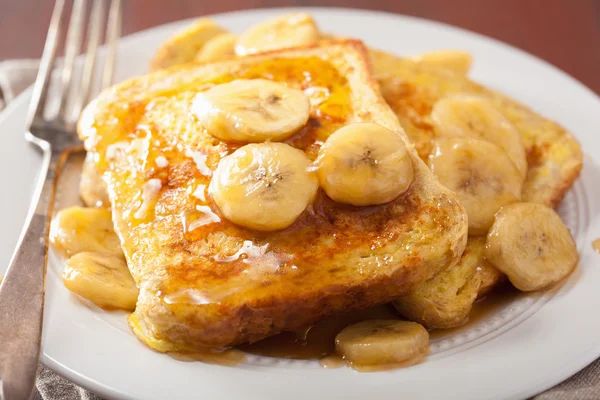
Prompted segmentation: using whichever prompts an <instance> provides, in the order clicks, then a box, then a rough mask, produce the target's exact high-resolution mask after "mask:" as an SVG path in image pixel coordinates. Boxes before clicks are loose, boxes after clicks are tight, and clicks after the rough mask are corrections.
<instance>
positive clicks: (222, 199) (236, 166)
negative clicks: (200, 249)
mask: <svg viewBox="0 0 600 400" xmlns="http://www.w3.org/2000/svg"><path fill="white" fill-rule="evenodd" d="M309 166H310V160H309V159H308V158H307V157H306V155H305V154H304V153H303V152H302V151H300V150H298V149H295V148H293V147H291V146H289V145H287V144H284V143H270V142H269V143H260V144H249V145H246V146H243V147H241V148H239V149H237V150H236V151H235V152H233V153H232V154H231V155H229V156H227V157H225V158H224V159H223V160H221V162H220V163H219V165H218V167H217V169H216V170H215V173H214V175H213V179H212V181H211V183H210V186H209V193H210V195H211V197H212V198H213V200H214V201H215V203H216V204H217V206H218V207H219V209H220V210H221V212H222V213H223V215H224V216H225V217H226V218H227V219H228V220H230V221H232V222H234V223H236V224H238V225H241V226H244V227H247V228H251V229H256V230H259V231H274V230H279V229H284V228H286V227H288V226H290V225H291V224H292V223H294V221H295V220H296V219H297V218H298V217H299V216H300V214H302V212H303V211H304V209H305V208H306V206H307V205H308V204H309V203H311V202H312V200H313V198H314V196H315V194H316V192H317V188H318V182H317V178H316V177H315V176H314V174H313V173H311V172H309V171H308V170H309Z"/></svg>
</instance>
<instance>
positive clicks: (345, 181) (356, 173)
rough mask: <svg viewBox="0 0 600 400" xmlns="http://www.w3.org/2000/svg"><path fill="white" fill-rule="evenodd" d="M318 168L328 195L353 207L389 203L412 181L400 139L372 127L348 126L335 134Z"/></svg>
mask: <svg viewBox="0 0 600 400" xmlns="http://www.w3.org/2000/svg"><path fill="white" fill-rule="evenodd" d="M317 165H318V175H319V181H320V182H321V186H322V187H323V189H324V190H325V192H326V193H327V195H328V196H329V197H331V198H332V199H333V200H335V201H337V202H340V203H347V204H353V205H355V206H366V205H375V204H383V203H387V202H389V201H392V200H394V199H395V198H396V197H398V196H400V195H401V194H402V193H404V192H406V191H407V190H408V188H409V186H410V184H411V183H412V181H413V168H412V163H411V160H410V156H409V155H408V151H407V149H406V144H405V143H404V141H403V140H402V138H401V137H400V136H399V135H398V134H397V133H395V132H392V131H390V130H389V129H387V128H384V127H383V126H381V125H378V124H373V123H356V124H350V125H346V126H345V127H343V128H340V129H338V130H337V131H335V132H334V133H333V134H332V135H331V136H329V138H328V139H327V141H326V142H325V144H324V145H323V146H322V147H321V149H320V150H319V157H318V162H317Z"/></svg>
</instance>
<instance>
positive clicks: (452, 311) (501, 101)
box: [369, 50, 583, 328]
mask: <svg viewBox="0 0 600 400" xmlns="http://www.w3.org/2000/svg"><path fill="white" fill-rule="evenodd" d="M369 55H370V59H371V62H372V65H373V71H374V76H375V77H376V79H377V81H378V82H379V85H380V87H381V91H382V94H383V96H384V98H385V100H386V102H387V103H388V104H389V105H390V107H391V108H392V110H394V113H395V114H396V116H397V117H398V119H399V120H400V123H401V124H402V127H403V128H404V130H405V131H406V133H407V135H408V136H409V137H410V139H411V140H412V141H413V142H414V143H415V146H416V148H417V150H418V152H419V155H420V156H421V158H423V159H426V158H427V157H428V156H429V154H430V151H431V143H432V141H433V140H434V139H435V130H434V127H433V124H432V120H431V110H432V108H433V106H434V104H435V103H436V102H437V101H438V100H439V99H442V98H444V97H447V96H454V95H465V94H467V95H477V96H482V97H485V98H487V99H489V100H491V101H492V102H493V104H494V105H495V106H496V107H497V108H498V110H500V111H501V112H502V114H503V115H505V116H506V117H507V118H508V119H509V120H510V122H511V123H513V124H514V125H515V127H516V128H517V130H518V131H519V133H520V135H521V140H522V143H523V146H524V147H525V152H526V154H527V164H528V168H527V177H526V179H525V182H524V186H523V193H522V199H523V201H528V202H536V203H543V204H546V205H548V206H551V207H557V206H558V205H559V204H560V202H561V201H562V199H563V197H564V195H565V193H566V192H567V190H568V189H569V188H570V187H571V186H572V185H573V183H574V182H575V180H576V179H577V178H578V177H579V173H580V171H581V167H582V159H583V155H582V152H581V147H580V145H579V143H578V142H577V140H575V138H574V137H573V136H572V135H571V134H570V133H569V132H568V131H567V130H565V129H564V128H563V127H561V126H560V125H558V124H556V123H554V122H553V121H550V120H548V119H546V118H544V117H542V116H540V115H538V114H536V113H535V112H533V111H531V110H529V109H528V108H527V107H525V106H523V105H521V104H519V103H518V102H516V101H514V100H512V99H510V98H508V97H507V96H505V95H503V94H501V93H498V92H495V91H492V90H489V89H487V88H485V87H483V86H481V85H479V84H477V83H474V82H472V81H470V80H469V79H468V78H467V77H465V76H464V74H460V73H456V72H455V71H452V70H447V69H444V68H436V67H435V66H434V65H431V64H428V65H424V64H421V63H418V62H415V61H413V60H410V59H403V58H399V57H397V56H394V55H392V54H388V53H384V52H381V51H377V50H370V52H369ZM469 241H470V242H471V239H469ZM472 241H473V245H471V246H467V248H469V247H477V246H478V245H477V243H478V242H477V239H473V240H472ZM479 247H480V246H479ZM472 254H473V252H466V253H465V255H464V256H463V257H462V259H461V261H460V262H459V263H458V264H457V266H456V267H453V268H450V269H448V270H446V271H443V272H441V273H440V274H438V275H437V276H435V277H434V278H432V279H431V280H430V281H428V282H425V283H423V284H422V285H421V286H420V287H419V288H418V289H417V290H415V292H413V293H411V295H409V296H408V297H405V298H402V299H400V300H399V301H397V302H395V303H394V304H395V305H396V306H397V308H398V309H399V311H400V312H401V313H404V314H406V315H407V316H410V317H413V318H415V320H417V321H420V322H421V323H423V324H424V325H425V326H427V327H438V328H452V327H455V326H457V325H460V324H462V323H463V322H464V321H465V317H466V314H468V311H469V310H470V309H471V306H472V303H473V302H474V301H475V300H476V299H477V298H481V297H482V296H484V295H485V294H487V293H488V292H489V291H490V290H492V289H493V287H494V286H496V285H497V284H498V283H500V282H502V281H504V280H505V278H506V277H505V276H504V274H502V273H500V272H499V271H497V270H495V269H494V268H493V267H492V266H490V265H489V264H486V266H485V267H482V268H480V269H479V271H477V273H476V274H471V268H468V266H469V265H472V262H471V261H473V256H472Z"/></svg>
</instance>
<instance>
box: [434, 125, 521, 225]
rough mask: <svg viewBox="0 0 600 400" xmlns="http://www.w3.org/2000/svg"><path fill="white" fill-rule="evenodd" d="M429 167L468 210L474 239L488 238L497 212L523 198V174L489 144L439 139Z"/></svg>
mask: <svg viewBox="0 0 600 400" xmlns="http://www.w3.org/2000/svg"><path fill="white" fill-rule="evenodd" d="M429 167H430V168H431V170H432V171H433V173H434V174H435V175H436V176H437V178H438V179H439V180H440V182H441V183H442V185H444V186H446V187H447V188H448V189H450V190H452V191H454V192H456V194H457V195H458V198H459V200H460V202H461V203H462V205H463V206H464V207H465V208H466V210H467V215H468V216H469V234H470V235H481V234H486V233H487V231H488V229H489V228H490V227H491V226H492V223H493V222H494V214H495V213H496V211H498V210H499V209H500V208H501V207H502V206H505V205H507V204H511V203H514V202H517V201H519V200H520V198H521V187H522V184H523V179H522V178H521V175H520V174H519V171H517V168H516V167H515V166H514V164H513V163H512V162H511V161H510V159H509V158H508V156H507V155H506V153H505V152H504V151H503V150H502V149H501V148H500V147H498V146H496V145H495V144H493V143H490V142H487V141H485V140H480V139H473V138H467V137H456V138H439V139H437V140H436V141H435V144H434V147H433V152H432V153H431V155H430V156H429Z"/></svg>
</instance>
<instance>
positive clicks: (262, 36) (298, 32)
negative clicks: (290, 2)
mask: <svg viewBox="0 0 600 400" xmlns="http://www.w3.org/2000/svg"><path fill="white" fill-rule="evenodd" d="M319 36H320V35H319V28H317V24H316V23H315V21H314V20H313V18H312V17H311V16H310V14H307V13H292V14H288V15H284V16H282V17H278V18H275V19H271V20H268V21H265V22H263V23H260V24H257V25H254V26H252V27H250V28H249V29H248V30H247V31H246V32H244V33H243V34H242V35H240V38H239V39H238V41H237V45H236V46H235V52H236V54H237V55H238V56H245V55H248V54H254V53H259V52H262V51H268V50H276V49H284V48H289V47H297V46H304V45H310V44H314V43H317V41H318V40H319Z"/></svg>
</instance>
